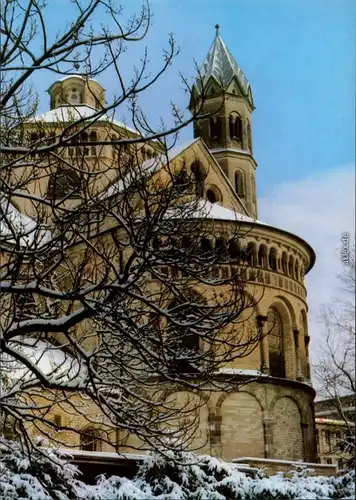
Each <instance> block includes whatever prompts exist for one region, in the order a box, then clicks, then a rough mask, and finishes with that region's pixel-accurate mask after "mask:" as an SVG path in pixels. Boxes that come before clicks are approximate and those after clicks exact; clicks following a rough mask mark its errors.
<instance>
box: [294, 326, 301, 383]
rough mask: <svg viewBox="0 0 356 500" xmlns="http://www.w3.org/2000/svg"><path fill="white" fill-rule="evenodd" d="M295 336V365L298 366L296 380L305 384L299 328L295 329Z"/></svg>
mask: <svg viewBox="0 0 356 500" xmlns="http://www.w3.org/2000/svg"><path fill="white" fill-rule="evenodd" d="M293 335H294V347H295V364H296V380H299V382H303V375H302V370H301V366H300V354H299V330H298V328H296V327H294V328H293Z"/></svg>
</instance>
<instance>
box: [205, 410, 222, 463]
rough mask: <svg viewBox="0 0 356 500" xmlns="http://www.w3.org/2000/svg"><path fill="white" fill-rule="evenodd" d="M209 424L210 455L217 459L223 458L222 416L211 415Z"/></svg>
mask: <svg viewBox="0 0 356 500" xmlns="http://www.w3.org/2000/svg"><path fill="white" fill-rule="evenodd" d="M208 424H209V445H210V454H211V455H212V456H215V457H221V454H222V449H221V415H216V414H209V416H208Z"/></svg>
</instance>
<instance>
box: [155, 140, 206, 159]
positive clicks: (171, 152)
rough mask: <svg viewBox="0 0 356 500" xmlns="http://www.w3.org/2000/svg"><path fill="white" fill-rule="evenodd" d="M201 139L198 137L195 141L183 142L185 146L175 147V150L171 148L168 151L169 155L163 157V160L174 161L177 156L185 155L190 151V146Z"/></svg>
mask: <svg viewBox="0 0 356 500" xmlns="http://www.w3.org/2000/svg"><path fill="white" fill-rule="evenodd" d="M199 141H200V137H196V138H195V139H190V140H189V141H186V142H183V144H180V145H179V146H174V148H171V149H169V150H168V153H167V155H163V158H165V159H167V157H168V160H173V158H175V157H176V156H178V155H179V154H181V153H183V151H185V150H186V149H188V148H189V147H190V146H192V145H193V144H194V143H196V142H199Z"/></svg>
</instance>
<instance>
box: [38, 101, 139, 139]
mask: <svg viewBox="0 0 356 500" xmlns="http://www.w3.org/2000/svg"><path fill="white" fill-rule="evenodd" d="M98 113H100V110H97V109H95V108H92V107H91V106H88V105H86V104H78V105H77V106H71V105H64V106H58V108H54V109H50V110H49V111H46V112H45V113H43V114H41V115H37V116H35V117H33V118H31V119H30V120H29V121H30V122H45V123H57V122H63V123H70V122H75V121H76V120H81V119H86V120H90V119H93V120H95V121H98V122H109V123H111V124H112V125H115V126H117V127H121V128H124V129H126V130H128V131H129V132H133V133H135V134H139V132H138V131H137V130H135V129H133V128H131V127H128V126H127V125H125V124H124V123H122V122H119V121H117V120H115V119H114V118H113V117H112V116H109V115H107V114H106V113H104V114H102V115H100V114H99V115H98Z"/></svg>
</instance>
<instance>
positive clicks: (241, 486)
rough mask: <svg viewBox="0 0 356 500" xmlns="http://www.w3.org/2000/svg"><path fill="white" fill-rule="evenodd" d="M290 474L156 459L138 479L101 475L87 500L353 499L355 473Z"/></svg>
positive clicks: (181, 458) (178, 456) (187, 457)
mask: <svg viewBox="0 0 356 500" xmlns="http://www.w3.org/2000/svg"><path fill="white" fill-rule="evenodd" d="M310 472H311V471H310V470H306V469H300V468H298V469H297V470H296V471H293V472H291V473H290V474H276V475H274V476H271V477H263V474H259V477H256V478H253V477H250V476H247V475H246V474H244V473H242V472H240V471H239V470H238V469H237V466H235V465H233V464H229V463H226V462H223V461H222V460H219V459H217V458H212V457H209V456H197V455H195V454H193V453H182V452H172V451H170V452H166V453H165V455H158V454H152V455H150V456H148V457H147V459H146V461H145V462H144V463H143V464H142V465H141V467H140V469H139V471H138V473H137V475H136V477H135V478H134V479H133V480H128V479H125V478H119V477H114V476H113V477H111V478H108V479H106V478H105V476H101V477H100V478H99V480H98V482H97V485H96V486H94V487H92V489H91V491H90V493H89V494H88V496H87V500H101V499H104V500H113V499H117V500H131V499H132V500H148V499H156V500H184V499H189V500H190V499H191V500H292V499H303V500H309V499H310V500H312V499H315V500H316V499H317V500H321V499H336V498H339V499H341V498H343V499H346V498H349V499H354V498H355V497H354V490H355V474H354V473H349V474H347V475H346V476H343V477H340V478H335V477H322V476H317V477H311V476H310V475H309V474H310Z"/></svg>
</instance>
